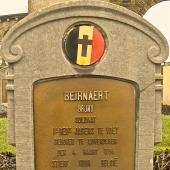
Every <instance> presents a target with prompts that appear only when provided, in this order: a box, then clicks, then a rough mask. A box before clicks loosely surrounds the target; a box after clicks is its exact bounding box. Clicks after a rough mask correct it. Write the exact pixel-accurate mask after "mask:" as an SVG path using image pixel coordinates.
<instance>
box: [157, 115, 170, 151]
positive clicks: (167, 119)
mask: <svg viewBox="0 0 170 170" xmlns="http://www.w3.org/2000/svg"><path fill="white" fill-rule="evenodd" d="M162 124H163V125H162V126H163V127H162V128H163V136H162V143H160V144H158V145H156V146H155V151H162V150H166V149H168V150H170V116H167V115H163V116H162Z"/></svg>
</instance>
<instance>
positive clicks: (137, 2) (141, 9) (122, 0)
mask: <svg viewBox="0 0 170 170" xmlns="http://www.w3.org/2000/svg"><path fill="white" fill-rule="evenodd" d="M64 1H69V0H46V1H44V0H30V1H29V10H30V12H34V11H38V10H40V9H43V8H46V7H48V6H52V5H54V4H56V3H60V2H64ZM98 1H106V2H110V3H113V4H116V5H120V6H123V7H125V8H127V9H129V10H131V11H133V12H135V13H137V14H139V15H141V16H143V15H144V14H145V13H146V11H147V10H148V9H149V8H151V7H152V6H153V5H155V4H157V3H159V2H161V0H98Z"/></svg>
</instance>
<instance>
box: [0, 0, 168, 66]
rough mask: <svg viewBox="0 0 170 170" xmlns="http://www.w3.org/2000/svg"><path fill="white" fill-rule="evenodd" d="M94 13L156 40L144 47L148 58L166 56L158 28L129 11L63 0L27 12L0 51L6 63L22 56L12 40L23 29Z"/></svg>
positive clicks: (158, 60)
mask: <svg viewBox="0 0 170 170" xmlns="http://www.w3.org/2000/svg"><path fill="white" fill-rule="evenodd" d="M65 11H67V12H65ZM87 11H88V12H87ZM96 14H97V15H96ZM94 16H95V17H97V18H105V19H109V20H116V21H119V22H121V23H124V24H127V25H129V26H132V27H134V28H136V29H137V30H139V31H141V32H143V33H144V34H146V35H148V36H149V37H150V38H151V39H153V40H154V41H155V42H156V43H157V46H152V47H150V48H149V49H148V58H149V59H150V60H151V61H152V62H153V63H162V62H164V61H165V60H166V59H167V57H168V44H167V41H166V39H165V38H164V36H163V35H162V34H161V33H160V31H159V30H157V29H156V28H155V27H154V26H152V25H151V24H150V23H149V22H147V21H146V20H145V19H144V18H142V17H140V16H139V15H137V14H135V13H134V12H132V11H130V10H128V9H126V8H123V7H121V6H119V5H115V4H112V3H108V2H106V1H99V0H84V1H82V0H75V1H73V0H72V1H64V2H62V3H59V4H56V5H53V6H51V7H48V8H45V9H41V10H39V11H37V12H35V13H32V14H30V15H29V16H27V17H25V18H24V19H23V20H21V21H20V22H18V23H17V24H16V25H15V26H14V27H13V28H12V29H11V30H10V31H9V32H8V33H7V34H6V36H5V37H4V39H3V42H2V48H1V50H0V53H1V55H2V57H3V58H4V59H5V60H6V61H7V62H9V63H15V62H17V61H19V60H20V59H21V58H22V57H23V52H24V51H23V49H22V47H21V45H20V44H16V43H15V41H16V40H17V39H18V38H19V37H20V36H21V35H23V34H24V33H25V32H27V31H29V30H31V29H32V28H35V27H37V26H39V25H42V24H45V23H48V22H50V21H54V20H59V19H63V18H70V17H94Z"/></svg>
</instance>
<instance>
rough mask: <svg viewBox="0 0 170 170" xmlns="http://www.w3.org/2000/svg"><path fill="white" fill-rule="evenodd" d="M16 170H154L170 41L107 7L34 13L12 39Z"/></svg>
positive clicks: (79, 5) (69, 5) (76, 4)
mask: <svg viewBox="0 0 170 170" xmlns="http://www.w3.org/2000/svg"><path fill="white" fill-rule="evenodd" d="M1 55H2V57H3V58H4V59H5V60H6V61H7V62H8V63H9V69H8V75H7V79H8V85H7V89H8V115H9V122H10V123H9V127H8V130H9V136H8V139H9V143H10V144H13V145H16V149H17V153H16V156H17V170H44V169H46V170H53V169H57V170H61V169H65V170H73V169H74V170H83V169H87V170H96V169H97V170H105V169H107V170H112V169H114V170H124V169H126V170H146V169H147V170H152V169H153V164H152V157H153V147H154V143H157V142H160V141H161V109H160V108H161V91H162V84H161V81H162V75H161V63H162V62H164V61H165V60H166V58H167V56H168V45H167V41H166V40H165V38H164V37H163V35H162V34H161V33H160V32H159V31H158V30H157V29H156V28H154V27H153V26H152V25H151V24H149V23H148V22H147V21H145V20H144V19H143V18H141V17H140V16H139V15H137V14H135V13H133V12H131V11H129V10H127V9H125V8H123V7H120V6H117V5H113V4H110V3H107V2H102V1H94V0H93V1H91V0H90V1H89V0H86V1H69V2H64V3H61V4H57V5H54V6H52V7H49V8H47V9H43V10H41V11H39V12H37V13H33V14H31V15H29V16H28V17H26V18H24V19H23V20H22V21H20V22H19V23H17V24H16V25H15V26H14V27H13V28H12V29H11V30H10V31H9V33H7V35H6V36H5V37H4V39H3V42H2V47H1Z"/></svg>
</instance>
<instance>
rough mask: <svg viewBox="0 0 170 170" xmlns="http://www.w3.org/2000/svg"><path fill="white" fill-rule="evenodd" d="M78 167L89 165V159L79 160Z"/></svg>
mask: <svg viewBox="0 0 170 170" xmlns="http://www.w3.org/2000/svg"><path fill="white" fill-rule="evenodd" d="M79 167H90V160H79Z"/></svg>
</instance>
